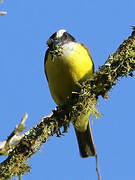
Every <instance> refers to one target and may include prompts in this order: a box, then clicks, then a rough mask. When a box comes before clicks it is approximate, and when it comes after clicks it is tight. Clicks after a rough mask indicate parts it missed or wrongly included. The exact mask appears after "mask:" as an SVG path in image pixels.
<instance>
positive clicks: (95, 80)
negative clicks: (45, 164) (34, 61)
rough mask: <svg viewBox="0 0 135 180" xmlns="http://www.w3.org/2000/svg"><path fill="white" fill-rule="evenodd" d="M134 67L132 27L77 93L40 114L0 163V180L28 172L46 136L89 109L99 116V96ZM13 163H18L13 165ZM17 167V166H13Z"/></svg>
mask: <svg viewBox="0 0 135 180" xmlns="http://www.w3.org/2000/svg"><path fill="white" fill-rule="evenodd" d="M134 70H135V27H133V32H132V34H131V36H130V37H129V38H128V39H127V40H125V41H124V42H123V43H122V44H121V45H120V47H119V48H118V50H117V51H116V52H115V53H114V54H112V55H110V56H109V57H108V59H107V61H106V62H105V64H104V65H103V66H101V67H100V68H99V70H98V71H97V72H96V73H94V74H93V76H91V78H90V79H88V80H87V81H86V82H83V84H82V89H81V92H80V93H73V94H72V97H70V98H67V103H66V104H65V105H64V106H59V107H57V109H56V110H54V111H53V113H52V114H51V115H50V116H47V117H43V118H42V119H41V121H40V122H39V124H37V125H36V126H34V127H33V128H31V129H30V130H29V131H27V132H26V133H24V135H23V137H22V138H21V140H20V142H19V143H18V144H17V145H16V147H15V148H14V149H13V150H12V151H11V152H10V151H9V152H10V153H9V155H8V157H7V159H6V160H5V161H4V162H2V163H1V164H0V179H7V178H11V177H13V176H15V175H21V174H24V173H26V172H29V171H30V166H29V165H28V164H27V159H28V158H30V157H31V156H32V155H33V154H34V153H36V152H37V151H38V150H39V149H40V147H41V145H42V144H43V143H45V142H46V141H47V140H48V138H49V137H51V136H53V135H54V134H57V136H60V135H61V130H60V128H61V127H63V133H64V132H67V129H68V127H69V124H70V122H71V121H72V122H74V121H75V120H76V119H77V117H79V116H80V114H82V113H84V114H85V113H88V112H89V111H90V112H91V113H92V114H93V115H94V116H96V117H97V118H98V117H99V116H100V114H99V112H98V110H97V109H96V104H97V99H98V97H99V96H102V97H103V98H106V97H107V94H108V92H109V90H110V89H111V88H112V87H113V86H114V85H116V84H117V80H118V79H119V78H122V77H127V76H128V75H129V76H131V77H132V76H133V71H134ZM16 164H19V165H20V166H18V167H16ZM15 167H16V168H15Z"/></svg>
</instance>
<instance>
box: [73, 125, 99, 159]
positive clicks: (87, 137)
mask: <svg viewBox="0 0 135 180" xmlns="http://www.w3.org/2000/svg"><path fill="white" fill-rule="evenodd" d="M75 132H76V137H77V140H78V146H79V150H80V155H81V157H83V158H86V157H89V156H95V155H96V149H95V145H94V141H93V136H92V131H91V126H90V122H89V123H88V125H87V129H86V131H84V132H80V131H78V130H77V129H75Z"/></svg>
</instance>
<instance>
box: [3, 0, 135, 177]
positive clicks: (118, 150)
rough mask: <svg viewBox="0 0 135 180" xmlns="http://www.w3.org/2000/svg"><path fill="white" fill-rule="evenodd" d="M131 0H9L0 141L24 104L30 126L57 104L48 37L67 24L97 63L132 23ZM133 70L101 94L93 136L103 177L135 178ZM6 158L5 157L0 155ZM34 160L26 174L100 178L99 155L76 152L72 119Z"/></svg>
mask: <svg viewBox="0 0 135 180" xmlns="http://www.w3.org/2000/svg"><path fill="white" fill-rule="evenodd" d="M134 7H135V1H134V0H113V1H107V0H102V1H98V0H83V1H82V0H74V1H73V0H68V1H63V0H57V1H53V0H46V1H44V0H41V1H32V0H29V1H26V0H12V1H7V0H5V1H4V3H2V4H0V10H7V12H8V14H7V15H6V16H1V17H0V35H1V36H0V50H1V53H0V82H1V87H0V116H1V118H0V119H1V120H0V122H1V126H0V141H2V140H4V139H5V138H6V137H7V136H8V135H9V134H10V132H11V131H12V130H13V128H14V127H15V125H16V124H17V123H18V122H19V121H20V119H21V117H22V116H23V114H24V113H25V112H28V114H29V118H28V120H27V122H26V125H27V130H28V129H29V128H30V127H32V126H34V125H35V124H36V123H38V122H39V120H40V119H41V117H42V116H44V115H47V114H49V113H50V112H51V110H52V109H54V108H55V103H54V102H53V100H52V98H51V95H50V92H49V89H48V85H47V81H46V79H45V75H44V67H43V65H44V54H45V51H46V49H47V46H46V40H47V39H48V38H49V36H50V35H51V34H52V33H54V32H55V31H57V30H59V29H63V28H64V29H66V30H67V31H68V32H69V33H71V34H72V35H73V36H74V37H75V38H76V40H77V41H80V42H83V43H84V44H85V45H86V46H87V47H88V48H89V49H90V50H91V55H92V58H93V61H94V63H95V67H96V70H97V69H98V66H100V65H103V64H104V62H105V61H106V59H107V57H108V56H109V54H111V53H113V52H115V51H116V50H117V48H118V47H119V45H120V44H121V43H122V42H123V40H125V39H127V37H128V36H129V35H130V33H131V28H130V25H135V10H134ZM134 90H135V83H134V77H133V78H129V77H128V78H123V79H120V80H119V82H118V83H117V86H116V87H114V88H113V89H112V90H111V91H110V93H109V95H110V100H108V101H104V100H103V99H102V98H99V104H100V106H99V107H98V109H99V111H100V113H101V114H102V117H101V118H100V119H99V120H94V122H93V126H92V129H93V136H94V140H95V145H96V149H97V152H98V155H99V167H100V171H101V174H102V179H104V180H108V179H109V180H114V179H115V180H121V179H122V180H127V179H130V180H132V179H135V173H134V162H135V156H134V152H135V142H134V136H135V131H134V127H135V121H134V120H135V115H134V101H135V96H134ZM0 160H1V161H2V160H3V157H0ZM29 163H30V164H31V165H32V169H31V173H30V174H28V175H27V176H24V177H23V180H28V179H29V180H33V179H37V178H38V179H49V180H57V179H63V180H96V179H97V174H96V170H95V159H94V158H88V159H82V158H80V156H79V152H78V147H77V141H76V138H75V133H74V129H73V127H72V125H71V126H70V128H69V131H68V133H67V134H65V136H63V137H61V138H57V137H56V136H54V137H52V138H50V139H49V140H48V142H47V143H46V144H44V145H43V146H42V148H41V151H40V152H38V153H37V154H35V155H34V156H33V157H32V158H31V159H30V160H29Z"/></svg>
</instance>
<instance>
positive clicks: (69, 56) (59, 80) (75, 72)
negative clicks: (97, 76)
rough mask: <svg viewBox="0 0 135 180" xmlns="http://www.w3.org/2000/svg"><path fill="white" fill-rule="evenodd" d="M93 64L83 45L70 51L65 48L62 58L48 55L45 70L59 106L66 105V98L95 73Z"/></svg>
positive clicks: (78, 44) (53, 95) (79, 44)
mask: <svg viewBox="0 0 135 180" xmlns="http://www.w3.org/2000/svg"><path fill="white" fill-rule="evenodd" d="M93 68H94V67H93V62H92V59H91V57H90V55H89V53H88V50H87V49H86V48H85V47H84V46H83V45H82V44H81V43H77V45H76V46H75V47H74V48H73V49H72V48H70V50H68V53H67V51H66V49H64V48H63V54H62V55H61V56H55V57H54V58H53V60H52V55H51V54H48V58H47V60H46V64H45V70H46V74H47V78H48V83H49V88H50V91H51V95H52V97H53V99H54V101H55V102H56V104H58V105H62V104H64V103H65V100H66V97H67V96H70V95H71V93H72V92H73V91H77V82H80V81H83V80H85V79H86V78H88V77H89V76H90V74H91V73H93Z"/></svg>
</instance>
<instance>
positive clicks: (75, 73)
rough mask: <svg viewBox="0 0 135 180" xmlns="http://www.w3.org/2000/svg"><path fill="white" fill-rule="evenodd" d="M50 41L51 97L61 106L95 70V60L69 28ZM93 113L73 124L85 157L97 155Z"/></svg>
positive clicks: (46, 62)
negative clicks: (92, 121)
mask: <svg viewBox="0 0 135 180" xmlns="http://www.w3.org/2000/svg"><path fill="white" fill-rule="evenodd" d="M46 44H47V46H48V49H47V50H46V53H45V58H44V69H45V75H46V78H47V81H48V85H49V89H50V92H51V96H52V98H53V100H54V101H55V103H56V104H57V105H64V104H65V103H66V100H67V97H70V96H71V95H72V93H73V92H79V90H80V86H79V84H80V83H81V82H83V81H85V80H87V79H88V78H89V77H90V76H91V75H92V74H93V73H94V63H93V61H92V58H91V55H90V51H89V49H88V48H87V47H86V46H85V45H84V44H83V43H81V42H77V41H76V40H75V38H74V37H73V36H72V35H71V34H69V33H68V32H67V31H66V30H65V29H60V30H58V31H57V32H55V33H54V34H52V35H51V36H50V38H49V39H48V40H47V42H46ZM89 116H90V113H89V114H87V115H84V114H82V115H80V117H79V118H78V119H77V120H76V121H75V123H74V124H73V125H74V129H75V133H76V137H77V141H78V146H79V151H80V155H81V157H82V158H87V157H89V156H95V155H96V149H95V145H94V141H93V136H92V130H91V125H90V121H89Z"/></svg>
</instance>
